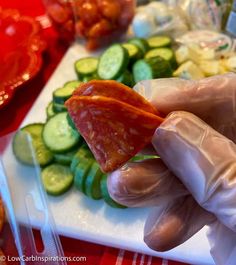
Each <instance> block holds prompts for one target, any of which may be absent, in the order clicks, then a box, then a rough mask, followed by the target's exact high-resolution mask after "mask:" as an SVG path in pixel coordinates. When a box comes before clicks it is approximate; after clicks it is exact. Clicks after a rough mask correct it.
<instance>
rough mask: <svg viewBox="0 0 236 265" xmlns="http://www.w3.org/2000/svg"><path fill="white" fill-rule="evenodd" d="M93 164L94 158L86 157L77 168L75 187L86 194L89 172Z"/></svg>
mask: <svg viewBox="0 0 236 265" xmlns="http://www.w3.org/2000/svg"><path fill="white" fill-rule="evenodd" d="M92 164H93V159H89V158H84V159H82V160H81V161H80V162H79V163H78V165H77V166H76V168H75V179H74V184H75V187H76V188H77V189H78V190H79V191H81V192H83V193H84V194H86V193H85V189H86V187H85V182H86V178H87V174H88V172H89V171H90V168H91V166H92Z"/></svg>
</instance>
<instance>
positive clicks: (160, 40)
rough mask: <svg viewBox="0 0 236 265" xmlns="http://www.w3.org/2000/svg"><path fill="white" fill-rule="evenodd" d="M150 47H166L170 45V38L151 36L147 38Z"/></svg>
mask: <svg viewBox="0 0 236 265" xmlns="http://www.w3.org/2000/svg"><path fill="white" fill-rule="evenodd" d="M147 43H148V45H149V47H150V49H153V48H159V47H166V46H170V45H171V38H170V37H168V36H153V37H150V38H148V39H147Z"/></svg>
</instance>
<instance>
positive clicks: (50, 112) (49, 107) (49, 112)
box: [46, 102, 56, 119]
mask: <svg viewBox="0 0 236 265" xmlns="http://www.w3.org/2000/svg"><path fill="white" fill-rule="evenodd" d="M46 114H47V119H49V118H51V117H52V116H54V115H55V114H56V112H55V111H54V110H53V102H50V103H49V104H48V105H47V108H46Z"/></svg>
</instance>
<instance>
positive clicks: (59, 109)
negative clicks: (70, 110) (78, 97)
mask: <svg viewBox="0 0 236 265" xmlns="http://www.w3.org/2000/svg"><path fill="white" fill-rule="evenodd" d="M52 108H53V111H54V112H55V113H60V112H65V111H67V109H66V107H65V105H63V104H58V103H55V102H53V104H52Z"/></svg>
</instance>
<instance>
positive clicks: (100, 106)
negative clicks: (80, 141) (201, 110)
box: [66, 92, 163, 172]
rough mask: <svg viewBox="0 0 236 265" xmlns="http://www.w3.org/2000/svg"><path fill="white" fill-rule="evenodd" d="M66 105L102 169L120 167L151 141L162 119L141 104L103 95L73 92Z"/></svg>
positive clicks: (110, 169) (109, 170) (108, 170)
mask: <svg viewBox="0 0 236 265" xmlns="http://www.w3.org/2000/svg"><path fill="white" fill-rule="evenodd" d="M134 93H135V92H134ZM148 104H149V103H148ZM66 106H67V109H68V112H69V114H70V116H71V118H72V120H73V122H74V124H75V126H76V128H77V129H78V131H79V132H80V133H81V135H82V136H83V137H84V139H85V141H86V142H87V144H88V146H89V147H90V149H91V151H92V152H93V154H94V156H95V158H96V160H97V162H98V163H99V164H100V167H101V169H102V170H103V171H104V172H111V171H113V170H115V169H117V168H119V167H120V166H121V165H123V164H124V163H125V162H127V161H128V160H129V159H130V158H132V157H133V156H134V155H135V154H136V153H138V152H139V151H140V150H141V149H142V148H143V147H145V146H146V145H147V144H148V143H150V141H151V138H152V136H153V134H154V132H155V130H156V128H157V127H158V126H159V125H160V124H161V122H162V121H163V118H161V117H159V116H157V115H154V114H153V113H150V112H147V111H144V110H142V109H141V108H140V107H138V108H137V107H134V106H132V105H130V104H127V103H126V102H122V101H120V100H117V99H114V98H110V97H104V96H76V95H74V96H72V97H71V98H70V99H69V100H67V102H66Z"/></svg>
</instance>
